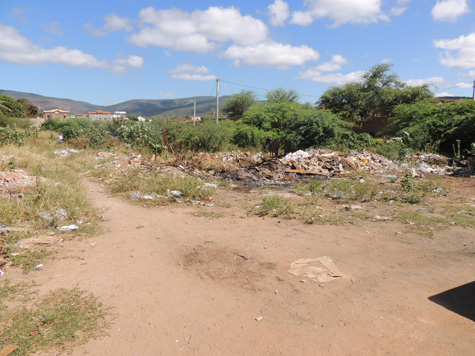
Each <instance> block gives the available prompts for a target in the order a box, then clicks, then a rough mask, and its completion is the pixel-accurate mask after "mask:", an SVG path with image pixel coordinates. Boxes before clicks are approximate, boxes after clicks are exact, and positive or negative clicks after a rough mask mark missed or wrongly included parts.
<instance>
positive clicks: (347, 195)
mask: <svg viewBox="0 0 475 356" xmlns="http://www.w3.org/2000/svg"><path fill="white" fill-rule="evenodd" d="M295 189H296V190H297V192H298V193H299V194H301V195H304V196H309V195H313V196H315V197H326V198H332V199H338V200H343V201H367V200H372V199H374V198H375V196H376V195H377V192H378V187H377V186H376V185H374V184H372V183H371V182H369V181H367V180H361V181H360V180H359V179H358V180H356V179H352V178H346V179H333V180H329V181H313V182H311V183H308V184H306V185H301V184H299V185H296V187H295Z"/></svg>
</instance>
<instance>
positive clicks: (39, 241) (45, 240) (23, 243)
mask: <svg viewBox="0 0 475 356" xmlns="http://www.w3.org/2000/svg"><path fill="white" fill-rule="evenodd" d="M58 240H59V238H58V237H57V236H47V235H39V236H38V237H30V238H28V239H23V240H20V241H18V242H17V243H16V245H17V247H18V248H21V249H27V250H28V249H31V248H33V247H35V245H51V244H54V243H55V242H57V241H58Z"/></svg>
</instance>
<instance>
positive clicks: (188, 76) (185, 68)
mask: <svg viewBox="0 0 475 356" xmlns="http://www.w3.org/2000/svg"><path fill="white" fill-rule="evenodd" d="M168 72H169V73H172V75H171V77H172V78H173V79H179V80H186V81H204V82H208V81H213V80H216V78H217V77H216V76H215V75H212V74H208V73H209V72H210V71H209V69H208V68H206V67H205V66H201V67H196V66H194V65H193V64H188V63H185V64H180V65H178V66H176V67H175V68H174V69H171V70H169V71H168Z"/></svg>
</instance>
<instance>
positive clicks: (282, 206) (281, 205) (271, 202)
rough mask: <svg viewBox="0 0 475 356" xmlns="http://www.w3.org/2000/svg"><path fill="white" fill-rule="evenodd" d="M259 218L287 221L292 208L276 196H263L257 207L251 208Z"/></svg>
mask: <svg viewBox="0 0 475 356" xmlns="http://www.w3.org/2000/svg"><path fill="white" fill-rule="evenodd" d="M251 211H254V212H255V213H256V214H257V215H259V216H272V217H282V218H286V219H289V218H291V216H292V214H293V213H294V206H293V205H292V204H291V203H289V202H288V201H286V200H285V199H283V198H282V197H280V196H278V195H269V196H264V197H262V199H261V202H260V203H259V205H255V206H252V207H251Z"/></svg>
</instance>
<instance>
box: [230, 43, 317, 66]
mask: <svg viewBox="0 0 475 356" xmlns="http://www.w3.org/2000/svg"><path fill="white" fill-rule="evenodd" d="M223 57H224V58H227V59H231V60H233V61H234V62H233V63H234V65H236V66H253V65H257V66H269V67H277V68H279V69H288V68H290V67H292V66H296V65H303V64H305V63H306V62H307V61H318V59H319V57H320V54H319V53H318V51H316V50H314V49H312V48H310V47H308V46H305V45H302V46H299V47H294V46H291V45H286V44H282V43H261V44H258V45H254V46H237V45H233V46H231V47H229V48H228V49H227V50H226V51H225V52H224V53H223Z"/></svg>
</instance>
